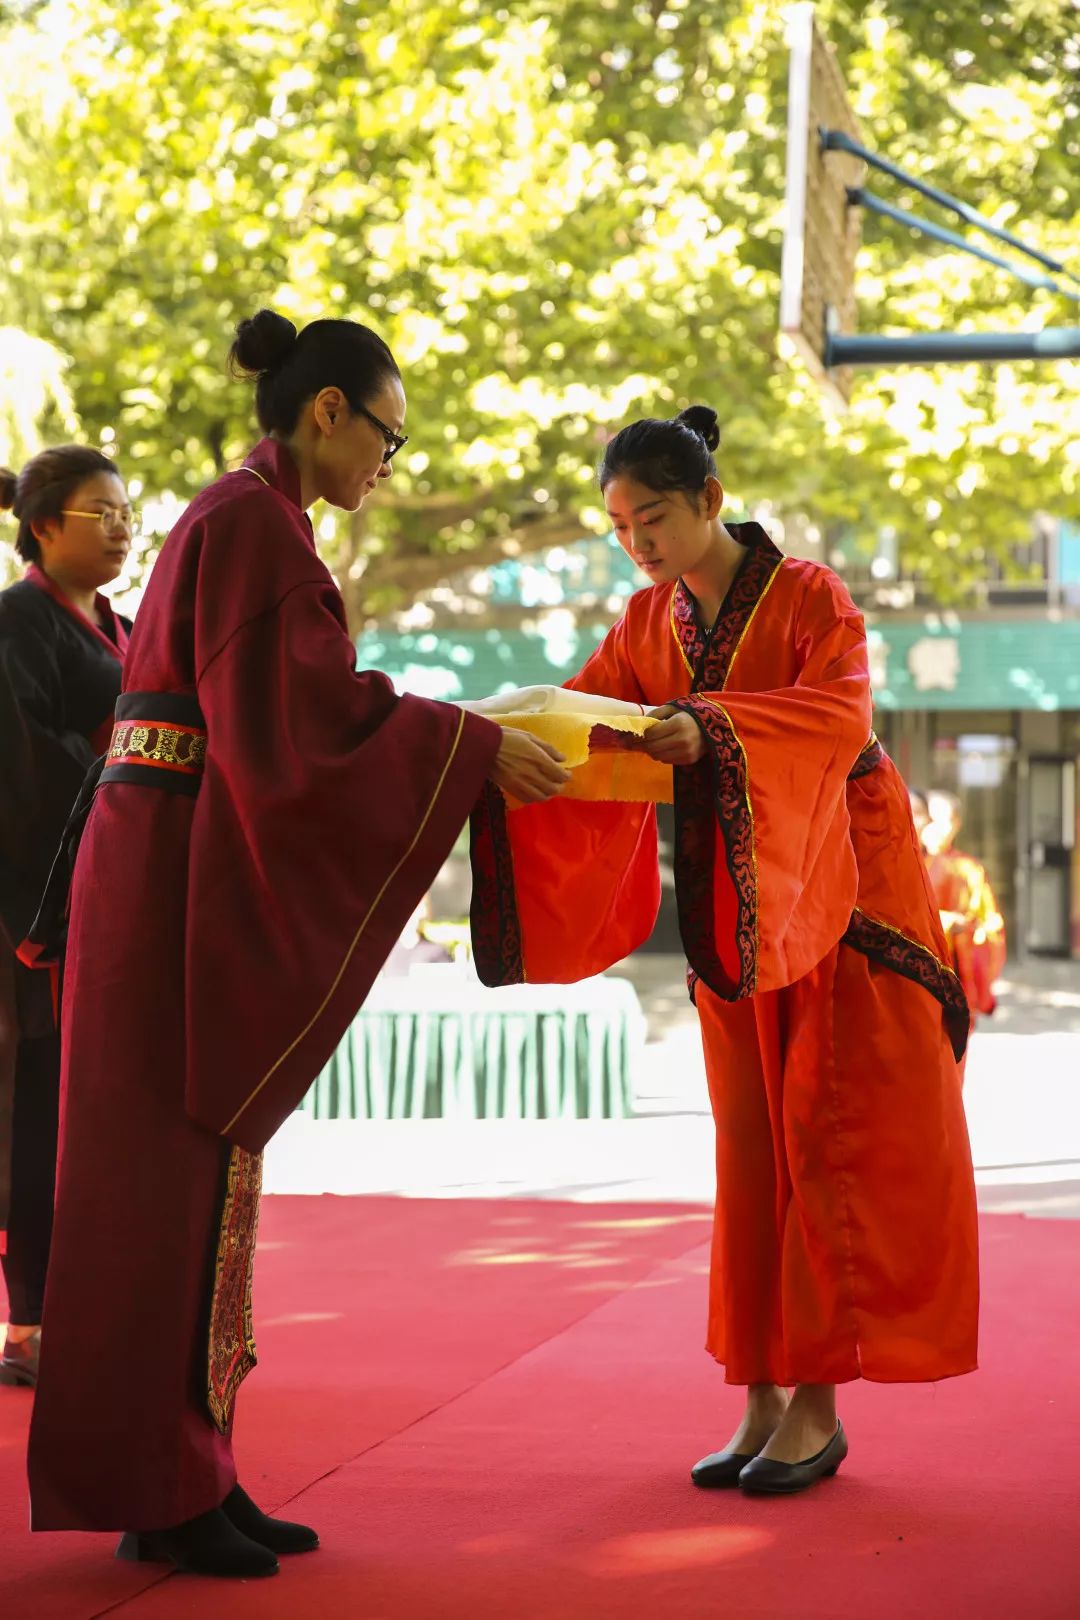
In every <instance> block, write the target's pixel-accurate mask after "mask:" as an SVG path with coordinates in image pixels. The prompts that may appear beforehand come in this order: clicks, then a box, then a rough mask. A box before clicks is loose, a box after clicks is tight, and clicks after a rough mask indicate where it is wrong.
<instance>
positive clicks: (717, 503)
mask: <svg viewBox="0 0 1080 1620" xmlns="http://www.w3.org/2000/svg"><path fill="white" fill-rule="evenodd" d="M703 493H704V496H705V516H706V517H707V518H708V519H709V521H710V522H711V521H712V519H713V518H716V517H719V516H720V513H721V511H722V509H723V505H724V486H723V484H722V483H721V482H720V480H719V478H706V480H705V489H704V491H703Z"/></svg>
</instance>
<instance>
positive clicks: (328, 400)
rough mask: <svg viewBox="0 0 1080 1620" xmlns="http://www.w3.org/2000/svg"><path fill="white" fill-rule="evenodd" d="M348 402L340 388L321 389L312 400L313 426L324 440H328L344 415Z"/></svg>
mask: <svg viewBox="0 0 1080 1620" xmlns="http://www.w3.org/2000/svg"><path fill="white" fill-rule="evenodd" d="M347 404H348V401H347V400H346V398H345V395H344V394H343V393H342V392H341V389H340V388H323V389H321V390H320V391H319V393H317V394H316V395H315V398H314V399H313V400H312V411H313V414H314V417H315V426H316V427H317V428H318V430H319V432H320V433H321V434H322V435H323V437H324V438H327V439H328V438H329V437H330V435H331V434H332V433H333V431H334V426H335V423H339V422H340V421H341V420H342V419H343V417H344V414H345V410H346V407H347Z"/></svg>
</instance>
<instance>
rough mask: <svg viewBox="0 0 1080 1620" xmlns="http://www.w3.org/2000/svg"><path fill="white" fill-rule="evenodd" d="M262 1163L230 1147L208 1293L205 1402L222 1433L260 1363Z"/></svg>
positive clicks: (249, 1154)
mask: <svg viewBox="0 0 1080 1620" xmlns="http://www.w3.org/2000/svg"><path fill="white" fill-rule="evenodd" d="M262 1164H263V1160H262V1154H261V1153H248V1152H247V1151H246V1149H244V1148H240V1147H234V1148H233V1149H232V1151H231V1153H230V1154H229V1164H228V1171H227V1173H226V1180H225V1202H224V1206H223V1208H222V1211H221V1224H220V1226H219V1228H218V1244H217V1254H216V1256H215V1259H214V1284H213V1290H212V1293H211V1296H210V1330H209V1334H208V1342H207V1367H206V1404H207V1406H208V1407H209V1409H210V1416H211V1417H212V1418H213V1420H214V1423H215V1425H216V1427H217V1428H218V1429H219V1430H220V1431H221V1433H222V1434H225V1433H227V1432H228V1428H229V1423H230V1421H231V1419H232V1409H233V1403H234V1402H235V1400H236V1392H237V1390H238V1389H239V1388H240V1385H241V1384H242V1383H243V1382H244V1379H245V1378H246V1377H247V1375H248V1373H249V1372H251V1370H252V1368H253V1367H254V1366H255V1365H256V1363H257V1361H258V1356H257V1355H256V1352H255V1336H254V1331H253V1328H252V1318H251V1278H252V1272H253V1269H254V1266H255V1239H256V1235H257V1233H258V1228H259V1203H260V1200H261V1197H262Z"/></svg>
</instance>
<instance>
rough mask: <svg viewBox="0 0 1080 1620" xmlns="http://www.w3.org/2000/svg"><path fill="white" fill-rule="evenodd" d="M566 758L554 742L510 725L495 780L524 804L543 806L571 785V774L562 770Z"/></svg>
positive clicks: (497, 757) (493, 775)
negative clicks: (546, 740)
mask: <svg viewBox="0 0 1080 1620" xmlns="http://www.w3.org/2000/svg"><path fill="white" fill-rule="evenodd" d="M565 758H566V755H565V754H560V753H559V750H558V749H557V748H553V747H552V746H551V744H550V743H546V742H541V741H540V740H539V738H537V737H530V736H529V733H528V732H527V731H515V730H514V729H513V728H512V727H510V726H507V728H506V730H505V731H504V732H503V734H502V742H501V743H500V744H499V752H498V753H497V754H496V755H495V763H494V765H493V766H492V768H491V780H492V781H493V782H494V783H495V786H496V787H498V788H501V789H502V791H503V792H504V793H508V794H509V795H510V797H511V798H513V799H518V800H520V802H521V803H522V804H540V803H542V801H543V800H544V799H550V798H551V797H552V796H553V795H554V794H556V793H558V791H559V789H560V788H562V787H565V786H566V784H567V782H569V780H570V772H569V771H564V770H563V768H562V761H563V760H564V759H565Z"/></svg>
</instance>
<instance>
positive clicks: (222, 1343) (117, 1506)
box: [30, 440, 500, 1530]
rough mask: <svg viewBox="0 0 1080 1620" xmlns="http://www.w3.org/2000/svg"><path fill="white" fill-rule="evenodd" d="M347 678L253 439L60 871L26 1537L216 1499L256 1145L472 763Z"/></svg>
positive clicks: (276, 466) (489, 730) (481, 734)
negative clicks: (50, 1193) (55, 1052)
mask: <svg viewBox="0 0 1080 1620" xmlns="http://www.w3.org/2000/svg"><path fill="white" fill-rule="evenodd" d="M354 666H355V655H354V648H353V645H352V642H351V640H350V639H349V636H348V633H347V630H346V626H345V619H344V613H343V608H342V602H341V597H340V594H339V592H338V590H337V588H336V587H335V585H334V583H333V581H332V580H331V578H330V575H329V573H328V572H327V570H326V568H325V566H324V565H323V563H322V562H321V561H320V560H319V557H318V555H317V553H316V550H315V546H314V543H313V539H312V530H311V525H310V523H309V521H308V519H307V517H306V516H305V515H304V513H303V512H302V511H301V508H300V483H299V477H298V474H297V471H296V468H295V465H294V463H293V461H292V459H291V457H290V456H289V454H288V452H287V451H286V450H285V449H284V447H282V446H281V445H278V444H276V443H275V442H273V441H271V440H264V441H263V442H262V443H261V444H260V445H259V446H257V448H256V449H255V450H254V451H253V453H252V454H251V456H250V457H249V458H248V460H247V462H246V464H245V466H244V467H243V468H242V469H238V470H237V471H236V472H233V473H228V474H226V475H225V476H224V477H223V478H221V479H219V480H218V482H217V483H215V484H213V485H211V486H210V488H209V489H207V490H205V491H204V492H203V493H202V494H201V495H200V496H199V497H198V498H197V499H196V500H195V501H194V502H193V503H192V505H191V506H190V507H189V508H188V510H187V512H186V513H185V514H184V516H183V518H182V519H181V520H180V522H179V523H178V524H177V526H176V528H175V529H174V530H173V532H172V533H171V535H170V536H169V538H168V540H167V541H166V543H165V546H164V548H163V550H162V552H161V555H160V557H159V558H158V560H157V563H156V565H155V567H154V571H153V574H152V576H151V578H150V583H149V586H148V588H147V591H146V595H145V597H144V600H143V604H142V606H141V609H140V613H139V622H138V625H137V627H136V630H135V634H134V636H133V639H132V643H131V647H130V650H129V655H128V663H127V668H126V672H125V692H124V695H123V696H121V698H120V700H119V703H118V704H117V717H118V718H117V725H116V728H115V730H114V732H113V738H112V743H111V747H110V750H109V753H108V756H107V763H106V767H105V770H104V772H103V775H102V778H101V783H100V785H99V787H98V789H97V793H96V797H95V801H94V804H93V808H92V810H91V813H90V816H89V820H88V822H87V825H86V830H85V833H84V835H83V839H82V844H81V848H80V850H79V855H78V860H77V863H76V868H75V876H74V883H73V889H72V899H71V913H70V922H69V930H68V946H67V968H66V979H65V987H64V1006H63V1030H62V1033H63V1041H64V1048H65V1057H64V1075H63V1114H62V1122H61V1150H60V1167H59V1178H58V1199H57V1211H56V1226H55V1232H54V1240H53V1253H52V1262H51V1268H50V1273H49V1283H48V1290H47V1294H46V1301H45V1319H44V1333H43V1353H42V1362H41V1375H40V1383H39V1386H38V1394H37V1399H36V1403H35V1411H34V1418H33V1424H32V1429H31V1437H30V1485H31V1501H32V1523H33V1526H34V1528H35V1529H39V1530H56V1529H80V1530H94V1529H97V1530H110V1529H114V1530H120V1529H134V1530H139V1529H153V1528H163V1527H167V1526H170V1525H174V1524H177V1523H179V1522H182V1521H183V1520H185V1519H189V1518H191V1517H193V1516H194V1515H196V1514H199V1513H203V1512H206V1511H207V1510H209V1509H211V1508H214V1507H216V1506H217V1505H218V1504H219V1503H220V1502H221V1501H222V1500H223V1499H224V1497H225V1496H226V1495H227V1494H228V1492H229V1490H230V1489H231V1487H232V1485H233V1483H234V1480H235V1471H234V1465H233V1458H232V1445H231V1423H232V1415H233V1402H234V1398H235V1394H236V1390H237V1387H238V1386H239V1384H240V1382H241V1380H242V1379H243V1377H244V1376H245V1374H246V1373H247V1372H248V1371H249V1369H250V1368H251V1366H252V1365H253V1364H254V1360H255V1351H254V1342H253V1338H252V1322H251V1295H250V1283H251V1269H252V1258H253V1250H254V1241H255V1226H256V1219H257V1211H258V1199H259V1189H260V1168H261V1158H260V1153H261V1149H262V1148H263V1146H264V1145H265V1143H266V1142H267V1140H268V1139H269V1138H270V1137H271V1136H272V1135H273V1133H274V1131H275V1130H276V1129H277V1127H278V1126H279V1125H280V1124H281V1123H282V1121H283V1120H284V1119H285V1117H286V1116H287V1115H288V1114H289V1113H290V1112H291V1111H292V1110H293V1109H294V1108H295V1107H296V1105H297V1104H298V1102H299V1101H300V1099H301V1097H302V1096H303V1094H304V1092H305V1091H306V1090H307V1088H308V1086H309V1085H310V1084H311V1082H312V1081H313V1079H314V1078H315V1076H316V1075H317V1074H318V1072H319V1070H320V1068H321V1067H322V1066H323V1064H324V1063H325V1062H326V1061H327V1059H328V1058H329V1056H330V1054H331V1052H332V1051H333V1049H334V1047H335V1045H336V1044H337V1042H338V1041H339V1040H340V1038H341V1036H342V1034H343V1033H344V1031H345V1029H346V1027H347V1026H348V1024H349V1021H350V1020H351V1019H352V1017H353V1015H354V1014H355V1012H356V1010H357V1008H358V1007H359V1005H360V1004H361V1002H362V1001H363V999H364V997H365V995H366V993H367V991H368V989H369V987H370V985H371V983H372V981H373V979H374V977H375V975H376V973H377V972H378V970H379V968H380V966H381V965H382V963H383V961H384V960H385V958H386V956H387V955H388V954H389V952H390V949H391V947H392V946H393V944H394V942H395V940H396V939H397V937H398V935H399V934H400V932H401V930H402V928H403V927H404V925H405V923H406V921H407V920H408V918H409V917H410V916H411V915H412V913H413V911H414V910H415V908H416V906H417V904H418V902H419V900H420V899H421V897H422V895H423V894H424V892H425V891H426V889H427V888H428V886H429V884H430V883H431V880H432V879H433V877H434V876H435V874H436V872H437V871H438V869H439V867H440V865H441V864H442V862H443V861H444V859H445V858H446V856H447V854H448V853H449V851H450V849H451V847H452V845H453V842H454V839H455V838H456V836H457V834H458V832H459V831H460V829H461V827H462V825H463V824H464V822H465V819H466V817H467V816H468V813H469V810H470V808H471V807H472V805H473V804H474V802H475V800H476V799H477V796H478V794H479V793H480V791H481V787H482V784H483V782H484V779H485V777H486V776H487V774H488V771H489V769H490V767H491V764H492V762H493V759H494V756H495V753H496V751H497V748H498V746H499V739H500V733H499V730H498V728H497V727H496V726H495V725H493V724H492V723H491V722H489V721H486V720H482V719H480V718H479V717H477V716H474V715H469V714H465V713H463V712H462V711H461V710H460V709H457V708H454V707H453V706H451V705H449V704H443V703H436V702H430V701H427V700H425V699H420V698H414V697H408V696H406V697H398V696H396V695H395V693H394V691H393V688H392V687H391V685H390V683H389V681H388V680H386V678H385V677H384V676H382V675H380V674H376V673H372V672H362V673H357V672H356V671H355V667H354Z"/></svg>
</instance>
